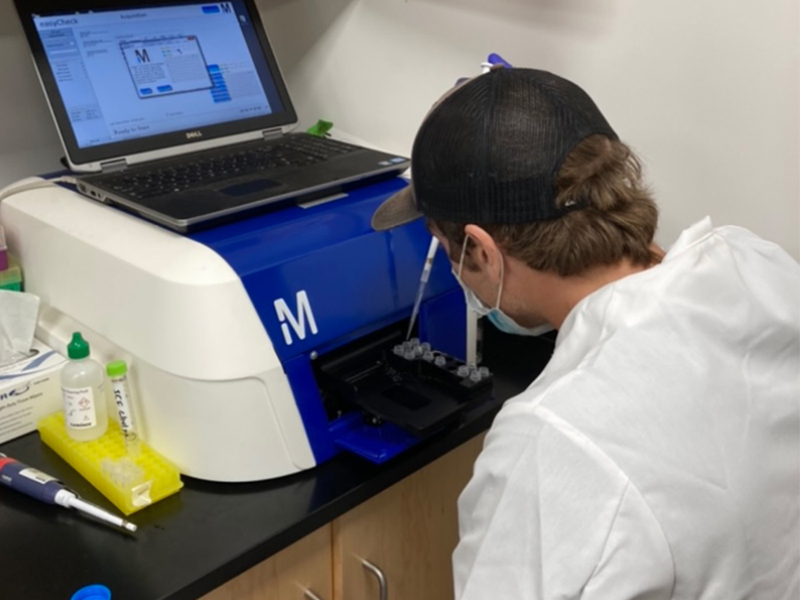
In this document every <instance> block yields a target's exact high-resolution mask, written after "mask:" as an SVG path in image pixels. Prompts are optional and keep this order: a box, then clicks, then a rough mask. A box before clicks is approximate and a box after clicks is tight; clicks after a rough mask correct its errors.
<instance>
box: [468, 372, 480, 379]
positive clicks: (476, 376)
mask: <svg viewBox="0 0 800 600" xmlns="http://www.w3.org/2000/svg"><path fill="white" fill-rule="evenodd" d="M469 380H470V381H480V380H481V374H480V372H479V371H472V372H471V373H470V374H469Z"/></svg>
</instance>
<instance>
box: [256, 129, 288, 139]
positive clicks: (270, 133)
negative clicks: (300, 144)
mask: <svg viewBox="0 0 800 600" xmlns="http://www.w3.org/2000/svg"><path fill="white" fill-rule="evenodd" d="M261 134H262V135H263V136H264V139H265V140H274V139H275V138H279V137H281V136H282V135H283V129H281V128H280V127H276V128H274V129H265V130H264V131H262V132H261Z"/></svg>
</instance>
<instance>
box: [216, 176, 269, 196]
mask: <svg viewBox="0 0 800 600" xmlns="http://www.w3.org/2000/svg"><path fill="white" fill-rule="evenodd" d="M277 185H280V184H279V183H278V182H277V181H272V180H271V179H253V180H252V181H245V182H244V183H237V184H236V185H232V186H229V187H226V188H222V189H221V190H220V192H222V193H223V194H227V195H228V196H247V195H249V194H255V193H256V192H262V191H264V190H267V189H269V188H273V187H275V186H277Z"/></svg>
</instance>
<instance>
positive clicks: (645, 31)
mask: <svg viewBox="0 0 800 600" xmlns="http://www.w3.org/2000/svg"><path fill="white" fill-rule="evenodd" d="M798 4H799V3H798V1H797V0H765V1H763V2H752V1H751V0H692V1H689V0H682V1H675V0H673V1H667V0H647V1H641V0H640V1H634V0H284V1H282V2H276V1H274V0H263V1H262V7H263V8H264V15H265V20H266V22H267V27H268V28H269V30H270V33H271V34H272V35H273V37H274V43H275V45H276V51H277V52H278V53H279V57H280V58H281V62H282V64H284V66H285V68H286V71H287V77H288V79H289V82H290V88H291V91H292V92H293V94H294V97H295V99H296V103H297V106H298V110H299V112H300V115H301V118H302V119H303V122H304V123H310V122H313V121H314V120H315V119H316V118H318V117H327V118H330V119H331V120H333V121H334V122H335V124H336V126H337V127H338V128H341V129H343V130H344V131H347V132H348V133H351V134H353V135H356V136H358V137H361V138H364V139H367V140H370V141H374V142H376V143H378V144H380V145H383V146H385V147H387V148H390V149H392V150H394V151H396V152H408V151H409V150H410V147H411V143H412V140H413V136H414V132H415V131H416V128H417V126H418V125H419V122H420V121H421V119H422V117H423V116H424V114H425V113H426V111H427V110H428V108H429V106H430V104H431V103H432V102H433V101H434V100H435V99H436V98H437V97H438V96H439V95H440V94H441V93H442V92H443V91H444V90H445V88H447V87H448V86H450V85H452V83H453V82H454V81H455V80H456V79H457V78H458V77H460V76H464V75H472V74H474V73H476V72H477V65H478V63H479V62H480V61H481V60H484V59H485V57H486V55H487V54H488V53H489V52H498V53H500V54H501V55H503V56H504V57H505V58H506V59H507V60H509V62H511V63H512V64H514V65H517V66H529V67H536V68H542V69H546V70H550V71H553V72H555V73H558V74H560V75H563V76H565V77H567V78H569V79H572V80H573V81H575V82H577V83H578V84H580V85H581V86H582V87H584V88H585V89H586V90H587V91H588V92H589V94H590V95H592V97H593V98H594V99H595V101H596V102H597V103H598V105H599V106H600V107H601V109H602V110H603V112H604V113H605V115H606V117H607V118H608V119H609V121H610V122H611V124H612V126H613V127H614V128H615V129H616V131H617V133H618V134H619V135H620V137H622V138H623V140H625V141H627V142H628V143H629V144H631V145H632V146H633V147H634V148H635V149H636V150H637V151H638V152H639V153H640V155H641V156H642V158H643V159H644V161H645V164H646V168H647V173H648V176H649V180H650V182H651V184H652V187H653V188H654V190H655V192H656V196H657V199H658V201H659V204H660V206H661V210H662V222H661V230H660V233H659V240H660V241H661V242H662V243H665V244H669V243H671V242H672V241H674V239H675V237H676V236H677V234H678V233H679V232H680V231H681V230H682V229H683V228H684V227H685V226H687V225H688V224H690V223H692V222H694V221H695V220H697V219H699V218H700V217H702V216H704V215H706V214H710V215H711V216H712V218H713V219H714V221H715V223H717V224H727V223H733V224H739V225H743V226H746V227H748V228H750V229H752V230H754V231H756V232H757V233H758V234H760V235H762V236H764V237H766V238H769V239H772V240H774V241H776V242H778V243H780V244H781V245H782V246H783V247H784V248H786V249H787V250H788V251H789V252H791V253H792V254H793V255H794V256H795V257H798V256H800V59H799V58H798V54H799V51H800V22H799V21H800V15H799V14H798ZM287 23H302V24H303V27H304V29H303V30H302V31H300V30H298V29H297V28H295V27H287V26H286V24H287Z"/></svg>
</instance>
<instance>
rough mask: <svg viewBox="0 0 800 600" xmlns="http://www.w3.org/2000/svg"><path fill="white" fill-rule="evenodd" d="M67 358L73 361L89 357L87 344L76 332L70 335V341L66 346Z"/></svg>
mask: <svg viewBox="0 0 800 600" xmlns="http://www.w3.org/2000/svg"><path fill="white" fill-rule="evenodd" d="M67 356H69V357H70V358H73V359H76V358H86V357H87V356H89V342H87V341H86V340H85V339H83V336H81V334H80V333H78V332H77V331H76V332H75V333H73V334H72V341H71V342H70V343H69V345H68V346H67Z"/></svg>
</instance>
